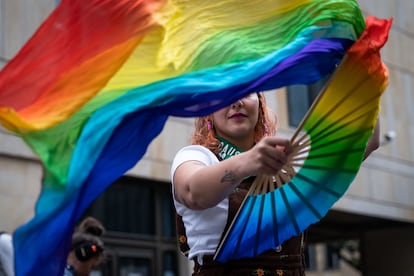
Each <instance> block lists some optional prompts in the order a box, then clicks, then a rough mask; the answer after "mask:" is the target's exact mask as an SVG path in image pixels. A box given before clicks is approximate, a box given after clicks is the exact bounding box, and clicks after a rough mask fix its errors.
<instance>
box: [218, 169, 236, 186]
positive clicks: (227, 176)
mask: <svg viewBox="0 0 414 276" xmlns="http://www.w3.org/2000/svg"><path fill="white" fill-rule="evenodd" d="M220 182H221V183H230V184H231V185H234V184H237V183H238V180H237V178H236V176H235V175H234V173H233V172H232V171H227V170H226V171H225V172H224V176H223V177H222V178H221V180H220Z"/></svg>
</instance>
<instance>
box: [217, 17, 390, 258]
mask: <svg viewBox="0 0 414 276" xmlns="http://www.w3.org/2000/svg"><path fill="white" fill-rule="evenodd" d="M390 26H391V20H378V19H374V18H371V17H370V18H368V20H367V27H366V29H365V31H364V33H363V34H362V35H361V37H360V38H359V39H358V41H357V42H355V43H354V45H353V46H352V47H351V48H350V49H349V51H348V52H347V54H346V55H345V57H344V59H343V61H342V62H341V64H340V65H339V67H338V68H337V69H336V70H335V72H334V74H333V76H332V78H331V79H330V81H329V83H328V84H327V86H326V87H325V88H324V89H323V91H322V92H321V93H320V94H319V97H318V98H317V99H316V100H315V102H314V104H313V105H312V107H311V108H310V110H309V111H308V113H307V115H306V116H305V118H304V119H303V120H302V122H301V124H300V125H299V127H298V129H297V130H296V132H295V134H294V135H293V136H292V138H291V142H292V145H293V148H294V150H293V152H292V153H291V155H290V156H289V161H288V163H287V164H286V165H285V167H284V168H283V169H282V170H281V171H280V172H279V173H278V175H276V176H274V177H268V176H257V177H256V180H255V182H254V183H253V184H252V187H251V189H250V191H249V193H248V195H247V196H246V198H245V200H244V202H243V204H242V206H241V207H240V209H239V211H238V214H237V215H236V217H235V219H234V220H233V222H232V224H231V226H230V227H229V230H228V231H227V233H226V234H225V236H224V238H223V240H222V242H221V243H220V245H219V246H218V248H217V252H216V254H215V259H216V260H218V261H226V260H229V259H239V258H246V257H254V256H256V255H258V254H260V253H262V252H264V251H266V250H269V249H272V248H276V247H277V246H278V245H280V244H282V243H283V242H284V241H286V240H287V239H289V238H291V237H294V236H297V235H299V234H301V233H302V232H303V231H304V230H305V229H306V228H308V227H309V226H310V225H311V224H313V223H316V222H318V221H319V220H320V219H321V218H323V217H324V216H325V215H326V213H327V212H328V210H329V209H330V208H331V207H332V206H333V204H334V203H335V202H336V201H337V200H338V199H339V198H340V197H341V196H342V195H343V194H344V193H345V191H346V190H347V189H348V187H349V185H350V183H351V182H352V181H353V179H354V178H355V176H356V174H357V172H358V170H359V168H360V165H361V163H362V160H363V156H364V152H365V148H366V145H367V142H368V140H369V138H370V136H371V135H372V132H373V129H374V127H375V123H376V119H377V115H378V110H379V101H380V97H381V94H382V92H383V91H384V89H385V87H386V85H387V77H388V74H387V69H386V67H385V65H384V64H383V63H382V62H381V58H380V54H379V50H380V48H381V47H382V46H383V45H384V44H385V42H386V40H387V37H388V31H389V28H390Z"/></svg>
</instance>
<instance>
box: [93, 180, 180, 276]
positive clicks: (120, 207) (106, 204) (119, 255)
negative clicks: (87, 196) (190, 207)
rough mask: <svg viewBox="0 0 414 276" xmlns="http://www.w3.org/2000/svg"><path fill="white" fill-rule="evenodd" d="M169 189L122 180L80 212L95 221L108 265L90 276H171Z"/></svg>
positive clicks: (172, 238) (174, 265)
mask: <svg viewBox="0 0 414 276" xmlns="http://www.w3.org/2000/svg"><path fill="white" fill-rule="evenodd" d="M170 189H171V184H169V183H162V182H156V181H151V180H146V179H137V178H132V177H122V178H121V179H120V180H118V181H116V182H115V183H114V184H112V185H111V186H110V187H109V188H108V189H107V190H106V191H105V192H104V193H102V194H101V195H100V196H99V197H98V198H97V199H96V200H95V202H94V203H93V204H92V205H91V206H90V207H89V209H88V210H87V211H86V212H85V216H93V217H95V218H97V219H99V220H100V221H101V222H102V224H103V225H104V226H105V228H106V230H107V232H106V235H105V237H104V242H105V247H106V248H107V249H108V250H107V251H108V255H109V256H108V261H107V262H105V263H104V264H103V265H102V267H100V269H99V274H98V272H96V275H102V276H106V275H108V276H109V275H121V276H122V275H140V276H152V275H163V276H177V275H178V264H177V262H178V257H177V254H178V250H177V243H176V237H175V212H174V206H173V202H172V198H171V191H170Z"/></svg>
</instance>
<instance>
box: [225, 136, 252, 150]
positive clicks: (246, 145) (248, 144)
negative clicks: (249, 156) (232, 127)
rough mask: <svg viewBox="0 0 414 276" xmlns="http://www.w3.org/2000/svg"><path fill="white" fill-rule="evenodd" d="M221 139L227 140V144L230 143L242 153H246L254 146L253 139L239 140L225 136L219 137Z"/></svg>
mask: <svg viewBox="0 0 414 276" xmlns="http://www.w3.org/2000/svg"><path fill="white" fill-rule="evenodd" d="M221 138H222V139H225V140H227V141H228V142H230V143H232V144H233V145H235V146H236V147H238V148H239V149H241V150H243V151H247V150H249V149H251V148H252V147H253V146H254V139H253V138H249V139H246V138H245V139H240V138H233V137H225V136H221Z"/></svg>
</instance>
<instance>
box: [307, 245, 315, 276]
mask: <svg viewBox="0 0 414 276" xmlns="http://www.w3.org/2000/svg"><path fill="white" fill-rule="evenodd" d="M304 253H305V254H304V255H305V268H306V270H307V271H316V270H317V262H316V259H317V258H316V254H317V252H316V248H315V245H314V244H309V245H307V246H306V247H305V250H304Z"/></svg>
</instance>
